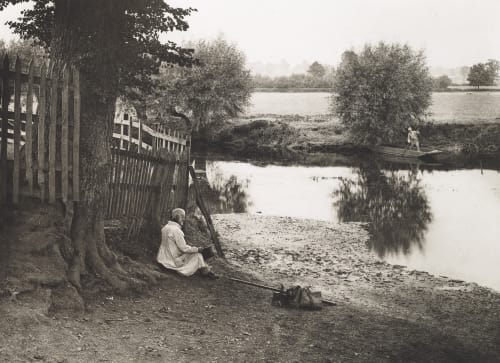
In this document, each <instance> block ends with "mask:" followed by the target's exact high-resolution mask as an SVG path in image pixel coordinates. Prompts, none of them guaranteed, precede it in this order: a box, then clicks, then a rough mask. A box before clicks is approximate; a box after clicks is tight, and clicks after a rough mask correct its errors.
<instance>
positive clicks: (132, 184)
mask: <svg viewBox="0 0 500 363" xmlns="http://www.w3.org/2000/svg"><path fill="white" fill-rule="evenodd" d="M112 158H113V162H112V166H113V167H112V168H113V169H112V171H111V173H110V180H109V196H108V202H107V212H106V219H122V220H127V221H128V222H129V223H128V226H129V234H132V235H133V234H136V233H137V232H139V231H140V229H141V227H142V226H143V225H144V223H145V222H146V221H148V220H153V221H155V222H157V223H164V222H165V221H166V220H167V219H168V218H169V216H170V211H171V210H172V209H173V208H176V207H184V206H185V204H186V203H187V188H188V179H187V178H188V173H187V172H188V153H187V152H181V153H173V152H168V151H167V150H157V151H152V150H151V151H144V152H143V153H138V152H133V151H128V150H121V149H118V148H113V149H112Z"/></svg>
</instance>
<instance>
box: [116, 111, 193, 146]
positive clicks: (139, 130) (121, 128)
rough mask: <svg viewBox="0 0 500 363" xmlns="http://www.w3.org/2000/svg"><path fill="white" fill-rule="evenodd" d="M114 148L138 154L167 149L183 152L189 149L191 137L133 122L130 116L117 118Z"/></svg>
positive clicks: (139, 121) (138, 121)
mask: <svg viewBox="0 0 500 363" xmlns="http://www.w3.org/2000/svg"><path fill="white" fill-rule="evenodd" d="M113 138H114V146H115V147H119V148H120V149H122V150H135V151H137V152H138V153H142V152H144V151H150V150H153V151H155V150H160V149H165V150H168V151H173V152H183V151H185V150H186V148H187V147H189V135H188V134H186V133H182V132H181V131H179V130H172V129H170V128H167V127H165V126H164V125H160V124H156V125H154V126H153V128H151V127H149V126H147V125H144V124H143V123H142V121H141V120H140V119H139V120H137V121H136V120H133V117H132V116H130V115H126V116H122V117H120V118H115V128H114V130H113Z"/></svg>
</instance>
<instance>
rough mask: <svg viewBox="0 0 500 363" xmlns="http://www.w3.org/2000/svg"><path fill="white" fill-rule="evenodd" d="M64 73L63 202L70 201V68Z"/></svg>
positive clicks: (62, 135) (62, 109) (62, 98)
mask: <svg viewBox="0 0 500 363" xmlns="http://www.w3.org/2000/svg"><path fill="white" fill-rule="evenodd" d="M62 74H63V87H62V94H61V103H62V106H61V117H62V119H61V196H62V200H63V202H67V201H68V188H69V185H68V181H69V180H68V179H69V170H68V168H69V165H68V151H69V150H68V136H69V129H68V123H69V109H68V106H69V105H68V103H69V69H68V68H67V67H66V66H64V68H63V70H62Z"/></svg>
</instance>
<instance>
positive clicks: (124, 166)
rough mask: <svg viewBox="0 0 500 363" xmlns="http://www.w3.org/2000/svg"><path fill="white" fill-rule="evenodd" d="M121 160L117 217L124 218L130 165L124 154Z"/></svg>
mask: <svg viewBox="0 0 500 363" xmlns="http://www.w3.org/2000/svg"><path fill="white" fill-rule="evenodd" d="M120 159H121V171H120V175H119V178H118V183H119V184H118V201H117V206H116V216H122V209H123V201H124V194H125V187H124V185H125V180H126V177H127V175H126V172H127V170H128V164H127V160H128V157H127V156H126V155H124V154H120Z"/></svg>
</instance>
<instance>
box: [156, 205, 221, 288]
mask: <svg viewBox="0 0 500 363" xmlns="http://www.w3.org/2000/svg"><path fill="white" fill-rule="evenodd" d="M185 220H186V212H185V211H184V209H181V208H176V209H174V210H173V211H172V218H171V220H170V221H168V223H167V224H166V225H165V226H164V227H163V228H162V229H161V246H160V250H159V251H158V256H157V258H156V260H157V261H158V263H159V264H161V265H162V266H163V267H165V268H167V269H169V270H173V271H177V273H179V274H180V275H183V276H191V275H193V274H194V273H196V271H200V273H201V274H202V275H204V276H207V277H211V278H217V276H216V275H215V274H214V273H213V272H212V271H211V269H210V267H209V266H208V265H207V263H206V262H205V260H204V258H203V256H202V254H201V251H202V250H203V248H201V247H200V248H198V247H191V246H188V245H187V244H186V240H185V239H184V232H182V226H183V225H184V221H185Z"/></svg>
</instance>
